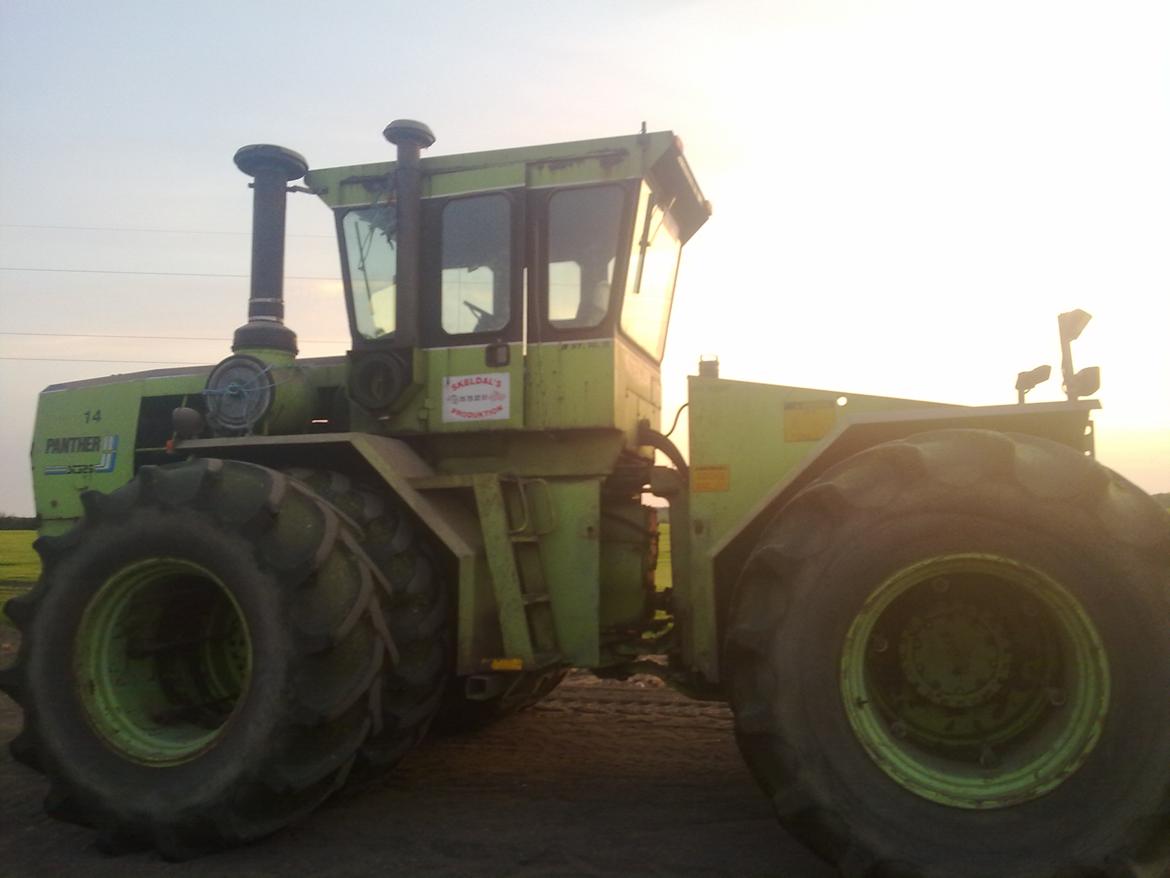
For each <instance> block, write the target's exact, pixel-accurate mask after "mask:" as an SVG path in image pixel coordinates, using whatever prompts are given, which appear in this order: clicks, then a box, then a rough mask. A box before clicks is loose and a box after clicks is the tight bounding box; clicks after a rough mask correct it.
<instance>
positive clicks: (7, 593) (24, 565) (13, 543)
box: [0, 530, 41, 622]
mask: <svg viewBox="0 0 1170 878" xmlns="http://www.w3.org/2000/svg"><path fill="white" fill-rule="evenodd" d="M36 538H37V532H36V531H34V530H0V615H2V611H3V608H4V604H6V603H7V602H8V599H9V598H10V597H13V596H15V595H18V594H20V593H21V592H23V591H24V590H25V589H26V588H28V587H29V586H30V585H32V584H33V583H34V582H36V581H37V577H39V576H40V575H41V559H40V558H38V557H37V553H36V552H34V551H33V547H32V544H33V540H35V539H36ZM2 621H3V620H2V619H0V622H2Z"/></svg>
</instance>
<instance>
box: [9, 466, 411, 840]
mask: <svg viewBox="0 0 1170 878" xmlns="http://www.w3.org/2000/svg"><path fill="white" fill-rule="evenodd" d="M82 499H83V502H84V505H85V509H86V512H85V516H84V518H83V519H82V520H81V522H80V523H79V524H78V525H77V526H76V527H75V528H74V529H73V530H72V531H70V532H69V533H67V534H65V535H64V536H61V537H51V538H50V537H42V538H41V539H39V540H38V541H37V543H36V548H37V550H38V552H39V553H40V555H41V557H42V561H43V568H44V569H43V575H42V577H41V580H40V582H39V583H38V585H37V586H36V588H35V589H33V590H32V591H31V592H30V593H29V594H28V595H27V596H25V597H21V598H18V599H14V600H12V601H10V602H9V604H8V613H9V615H10V616H11V617H12V619H13V620H14V621H15V622H16V623H17V625H18V627H19V628H20V629H21V632H22V635H23V637H22V643H21V647H20V652H19V655H18V658H17V662H16V664H15V665H14V666H13V668H11V669H10V670H8V671H6V672H5V674H4V676H3V678H2V679H0V684H2V685H3V687H4V689H5V690H6V691H7V692H9V694H11V695H12V696H13V698H14V699H15V700H16V701H17V702H18V703H19V704H20V705H21V707H22V708H23V709H24V718H25V723H24V729H23V731H22V732H21V734H20V735H19V736H18V737H17V739H16V740H15V741H14V742H13V743H12V745H11V749H12V753H13V755H14V756H15V757H16V758H17V759H19V760H20V761H22V762H24V763H26V764H28V765H30V766H32V767H33V768H36V769H37V770H39V771H41V772H43V773H44V774H45V775H47V776H48V777H49V779H50V780H51V782H52V787H51V792H50V794H49V797H48V799H47V800H46V803H45V804H46V809H47V810H48V812H49V813H50V814H51V815H52V816H54V817H58V818H61V819H65V820H69V821H73V822H77V823H81V824H84V825H88V826H93V827H95V828H96V829H98V831H99V845H100V846H102V847H103V848H104V849H105V850H107V851H109V852H118V851H120V850H123V849H126V848H131V847H142V846H153V847H155V848H157V849H158V850H159V851H160V852H161V853H162V854H163V855H164V856H166V857H168V858H173V859H182V858H186V857H189V856H193V855H196V854H199V853H203V852H205V851H208V850H212V849H216V848H221V847H224V846H228V845H233V844H238V843H241V842H246V841H250V840H253V839H256V838H259V837H261V836H264V835H267V834H269V833H271V832H273V831H274V830H277V829H279V828H281V827H283V826H285V825H287V824H288V823H290V822H291V821H294V820H296V819H297V818H299V817H301V816H303V815H305V814H307V813H308V812H310V811H311V810H313V809H314V808H315V807H317V805H319V804H320V803H321V802H322V801H324V799H325V798H326V797H328V796H329V795H330V794H331V793H332V792H333V791H334V790H336V789H337V788H338V787H339V786H340V785H341V784H342V783H343V782H344V780H345V778H346V776H347V774H348V772H349V770H350V766H351V765H352V764H353V762H354V759H355V757H356V755H357V754H358V752H359V750H360V749H361V748H362V746H363V745H364V744H365V743H366V741H367V739H368V738H369V737H370V734H371V731H372V730H373V729H374V728H375V726H376V725H377V723H378V721H379V718H378V715H377V704H378V694H379V692H380V690H381V686H382V678H383V675H384V673H385V670H386V668H387V667H388V666H389V664H390V657H391V656H392V655H393V653H394V646H393V644H392V642H391V639H390V635H389V632H388V631H387V629H386V626H385V624H384V622H383V617H382V612H381V608H380V606H379V593H380V592H381V591H382V590H383V589H382V586H381V584H380V579H381V577H380V575H379V574H378V573H377V571H376V570H375V569H374V567H373V565H372V564H371V562H370V560H369V559H368V558H367V557H366V554H365V553H364V552H363V551H362V550H361V548H360V547H359V545H358V539H357V536H358V535H357V533H356V532H355V531H354V529H353V528H352V526H351V525H350V524H349V523H347V522H346V521H345V520H344V519H343V517H342V516H339V515H338V514H337V513H336V511H335V510H334V509H333V508H332V507H331V506H329V505H328V504H326V503H324V502H322V501H321V500H320V499H319V498H317V497H315V496H314V495H313V494H312V493H310V492H309V491H308V490H306V489H304V488H303V487H302V486H300V485H298V484H297V483H296V482H295V481H293V480H292V479H289V478H288V477H287V476H285V475H283V474H281V473H278V472H274V471H272V470H268V469H265V468H263V467H259V466H254V465H251V464H246V463H239V462H235V461H217V460H199V461H192V462H187V463H180V464H175V465H173V466H165V467H157V468H156V467H144V468H142V469H141V470H140V471H139V473H138V475H137V476H136V477H135V479H134V480H133V481H132V482H130V483H129V484H127V485H126V486H124V487H123V488H121V489H119V490H117V491H115V492H114V493H112V494H110V495H102V494H97V493H95V492H90V493H87V494H85V495H83V497H82Z"/></svg>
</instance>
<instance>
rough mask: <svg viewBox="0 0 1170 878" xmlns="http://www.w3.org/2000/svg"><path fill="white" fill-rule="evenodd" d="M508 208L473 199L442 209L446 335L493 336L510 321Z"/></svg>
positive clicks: (500, 199) (489, 198)
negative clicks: (492, 333)
mask: <svg viewBox="0 0 1170 878" xmlns="http://www.w3.org/2000/svg"><path fill="white" fill-rule="evenodd" d="M511 230H512V224H511V206H510V202H509V200H508V198H507V196H504V195H498V194H494V195H477V196H472V197H470V198H459V199H455V200H453V201H449V202H448V203H447V204H446V205H444V207H443V213H442V231H441V239H442V246H441V260H442V261H441V268H442V273H441V280H440V294H439V299H440V309H441V316H440V323H441V325H442V328H443V331H444V332H446V333H448V334H450V335H462V334H467V333H476V332H495V331H498V330H501V329H503V328H504V327H505V326H507V325H508V323H509V321H510V320H511V317H512V314H511V290H512V244H511Z"/></svg>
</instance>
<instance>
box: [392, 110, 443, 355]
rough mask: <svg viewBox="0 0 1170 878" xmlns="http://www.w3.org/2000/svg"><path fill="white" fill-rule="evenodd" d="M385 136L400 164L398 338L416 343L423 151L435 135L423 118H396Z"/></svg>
mask: <svg viewBox="0 0 1170 878" xmlns="http://www.w3.org/2000/svg"><path fill="white" fill-rule="evenodd" d="M382 136H383V137H385V138H386V139H387V140H388V141H390V142H391V143H392V144H394V145H395V146H396V147H398V165H397V168H396V170H395V178H396V179H395V184H396V187H395V188H396V189H397V207H396V211H397V217H396V219H397V226H398V265H397V275H398V284H397V299H398V302H397V313H396V315H395V329H394V340H395V342H396V345H397V346H401V347H414V346H415V345H417V344H418V320H419V291H418V274H419V271H418V267H419V238H420V230H421V228H422V168H421V166H420V164H419V153H420V152H421V151H422V150H424V149H426V148H427V147H428V146H430V145H431V144H432V143H434V142H435V135H434V132H432V131H431V129H430V128H429V127H428V126H426V125H424V124H423V123H422V122H416V121H414V120H413V119H395V120H394V121H393V122H391V123H390V124H389V125H387V126H386V128H385V130H383V131H382Z"/></svg>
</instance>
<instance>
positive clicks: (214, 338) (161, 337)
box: [0, 329, 349, 344]
mask: <svg viewBox="0 0 1170 878" xmlns="http://www.w3.org/2000/svg"><path fill="white" fill-rule="evenodd" d="M0 335H34V336H43V337H49V338H136V339H144V340H150V341H231V338H229V337H228V336H211V335H109V334H105V333H97V332H16V331H15V330H10V329H0ZM297 342H298V343H301V344H349V340H348V339H340V338H299V337H298V338H297Z"/></svg>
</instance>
